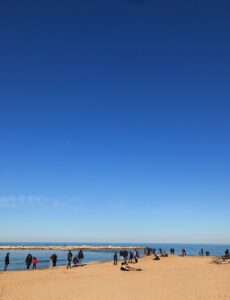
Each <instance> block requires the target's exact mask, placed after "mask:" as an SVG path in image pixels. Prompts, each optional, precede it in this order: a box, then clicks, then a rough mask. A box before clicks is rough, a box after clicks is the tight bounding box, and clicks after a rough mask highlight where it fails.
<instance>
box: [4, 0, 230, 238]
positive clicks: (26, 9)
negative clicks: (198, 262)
mask: <svg viewBox="0 0 230 300" xmlns="http://www.w3.org/2000/svg"><path fill="white" fill-rule="evenodd" d="M186 2H189V3H186ZM229 11H230V4H229V3H228V1H218V2H217V1H173V2H172V1H158V2H157V1H150V0H149V1H148V0H146V1H139V0H127V1H126V0H125V1H124V0H123V1H71V0H67V1H4V2H1V4H0V36H1V42H0V43H1V47H0V66H1V67H0V104H1V106H0V228H1V234H0V240H1V241H71V242H74V241H79V242H80V241H84V242H87V241H91V242H94V241H95V242H110V241H111V242H120V241H121V242H122V241H123V242H125V241H126V242H207V243H208V242H213V243H215V242H216V243H230V237H229V232H228V228H229V227H230V221H229V209H230V201H229V200H230V185H229V183H230V173H229V170H230V156H229V152H230V138H229V132H230V118H229V116H230V103H229V99H230V87H229V86H230V85H229V82H230V71H229V70H230V60H229V53H230V40H229V34H230V21H229Z"/></svg>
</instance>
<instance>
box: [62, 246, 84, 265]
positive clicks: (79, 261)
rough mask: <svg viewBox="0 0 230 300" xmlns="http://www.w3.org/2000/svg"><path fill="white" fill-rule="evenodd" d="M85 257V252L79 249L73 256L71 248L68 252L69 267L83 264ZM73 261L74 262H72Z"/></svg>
mask: <svg viewBox="0 0 230 300" xmlns="http://www.w3.org/2000/svg"><path fill="white" fill-rule="evenodd" d="M83 259H84V254H83V251H82V250H79V252H78V254H76V255H74V256H73V253H72V252H71V250H69V252H68V253H67V262H68V263H67V267H66V268H67V269H69V268H71V267H73V266H74V267H77V266H81V265H82V260H83ZM72 263H73V264H72Z"/></svg>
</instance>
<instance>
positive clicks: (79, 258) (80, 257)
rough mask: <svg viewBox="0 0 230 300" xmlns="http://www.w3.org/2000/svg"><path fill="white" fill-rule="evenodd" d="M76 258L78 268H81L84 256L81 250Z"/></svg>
mask: <svg viewBox="0 0 230 300" xmlns="http://www.w3.org/2000/svg"><path fill="white" fill-rule="evenodd" d="M77 258H78V260H79V266H81V262H82V259H83V258H84V254H83V251H82V250H80V251H79V252H78V255H77Z"/></svg>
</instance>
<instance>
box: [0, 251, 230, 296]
mask: <svg viewBox="0 0 230 300" xmlns="http://www.w3.org/2000/svg"><path fill="white" fill-rule="evenodd" d="M132 266H134V267H135V266H136V267H139V268H142V269H143V271H141V272H122V271H120V263H119V264H118V265H117V266H113V264H112V262H107V263H94V264H89V265H85V266H83V267H77V268H72V269H69V270H67V269H66V268H65V267H57V268H54V269H47V270H35V271H32V270H31V271H11V272H10V271H9V272H1V273H0V300H35V299H36V300H37V299H47V300H59V299H60V300H74V299H80V300H92V299H99V300H102V299H103V300H114V299H116V300H118V299H119V300H123V299H130V300H139V299H145V300H146V299H147V300H148V299H149V300H150V299H151V300H152V299H156V300H161V299H162V300H166V299H167V300H217V299H218V300H229V299H230V264H221V265H217V264H213V263H212V258H211V257H179V256H175V257H172V256H170V257H167V258H161V260H160V261H153V260H152V256H151V257H145V258H143V259H140V260H139V262H138V264H136V265H135V264H133V265H132Z"/></svg>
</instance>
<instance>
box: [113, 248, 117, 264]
mask: <svg viewBox="0 0 230 300" xmlns="http://www.w3.org/2000/svg"><path fill="white" fill-rule="evenodd" d="M113 264H114V265H117V251H115V252H114V255H113Z"/></svg>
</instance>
